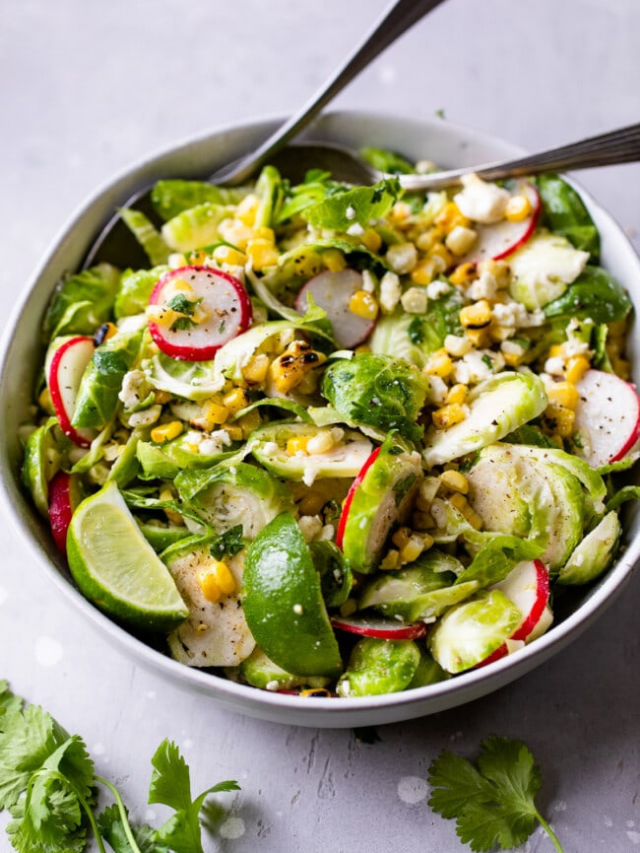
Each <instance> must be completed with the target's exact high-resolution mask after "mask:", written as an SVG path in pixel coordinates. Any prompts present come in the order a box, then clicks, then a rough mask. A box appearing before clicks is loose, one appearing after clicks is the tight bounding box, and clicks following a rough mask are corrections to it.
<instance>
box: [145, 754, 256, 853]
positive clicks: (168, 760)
mask: <svg viewBox="0 0 640 853" xmlns="http://www.w3.org/2000/svg"><path fill="white" fill-rule="evenodd" d="M151 763H152V765H153V768H154V770H153V775H152V777H151V785H150V787H149V802H150V803H162V804H163V805H166V806H169V807H170V808H172V809H174V810H175V814H174V815H172V816H171V817H170V818H169V820H167V821H166V822H165V823H164V824H163V825H162V826H161V827H160V828H159V829H158V830H157V832H156V840H157V841H158V842H159V843H161V844H166V845H167V846H168V847H170V849H171V850H173V851H175V853H203V850H202V837H201V831H200V821H199V815H200V811H201V809H202V806H203V805H204V801H205V799H206V798H207V797H208V796H209V794H215V793H217V792H220V791H238V790H239V786H238V783H237V782H233V781H228V782H219V783H218V784H217V785H213V786H212V787H211V788H207V790H206V791H203V792H202V793H201V794H200V795H199V796H198V797H196V799H195V800H193V801H192V799H191V778H190V774H189V768H188V766H187V764H186V762H185V760H184V758H183V757H182V755H181V754H180V751H179V749H178V747H177V746H176V744H175V743H173V742H172V741H170V740H166V739H165V740H163V741H162V743H161V744H160V746H159V747H158V749H157V750H156V753H155V755H154V756H153V758H152V759H151Z"/></svg>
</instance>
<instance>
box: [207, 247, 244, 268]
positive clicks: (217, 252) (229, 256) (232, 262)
mask: <svg viewBox="0 0 640 853" xmlns="http://www.w3.org/2000/svg"><path fill="white" fill-rule="evenodd" d="M213 259H214V260H215V261H217V262H218V263H219V264H229V266H234V267H241V266H244V265H245V264H246V262H247V256H246V255H245V254H244V252H239V251H238V250H237V249H234V248H233V247H232V246H218V247H217V248H215V249H214V250H213Z"/></svg>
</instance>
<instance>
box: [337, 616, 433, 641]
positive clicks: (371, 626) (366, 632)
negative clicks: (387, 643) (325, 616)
mask: <svg viewBox="0 0 640 853" xmlns="http://www.w3.org/2000/svg"><path fill="white" fill-rule="evenodd" d="M331 624H332V625H333V627H334V628H338V630H340V631H346V632H347V633H349V634H358V635H360V636H361V637H375V638H376V639H378V640H417V639H419V638H420V637H424V636H425V635H426V633H427V626H426V625H425V623H424V622H413V623H412V624H410V625H403V624H402V622H393V621H392V620H390V619H386V620H385V619H357V618H354V619H350V618H346V617H345V618H339V617H335V618H333V619H332V620H331Z"/></svg>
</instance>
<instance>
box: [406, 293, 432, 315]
mask: <svg viewBox="0 0 640 853" xmlns="http://www.w3.org/2000/svg"><path fill="white" fill-rule="evenodd" d="M400 301H401V302H402V307H403V308H404V310H405V311H406V312H407V314H425V313H426V311H427V291H426V290H425V288H424V287H410V288H409V290H407V291H406V292H405V293H403V294H402V296H401V297H400Z"/></svg>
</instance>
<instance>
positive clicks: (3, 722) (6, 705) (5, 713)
mask: <svg viewBox="0 0 640 853" xmlns="http://www.w3.org/2000/svg"><path fill="white" fill-rule="evenodd" d="M21 708H22V699H21V698H20V697H19V696H14V695H13V693H12V692H11V691H10V690H9V684H8V682H7V681H4V680H0V733H2V732H3V731H4V730H5V728H6V726H7V724H8V721H9V718H10V717H11V716H12V715H13V714H15V713H17V712H18V711H20V710H21Z"/></svg>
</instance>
